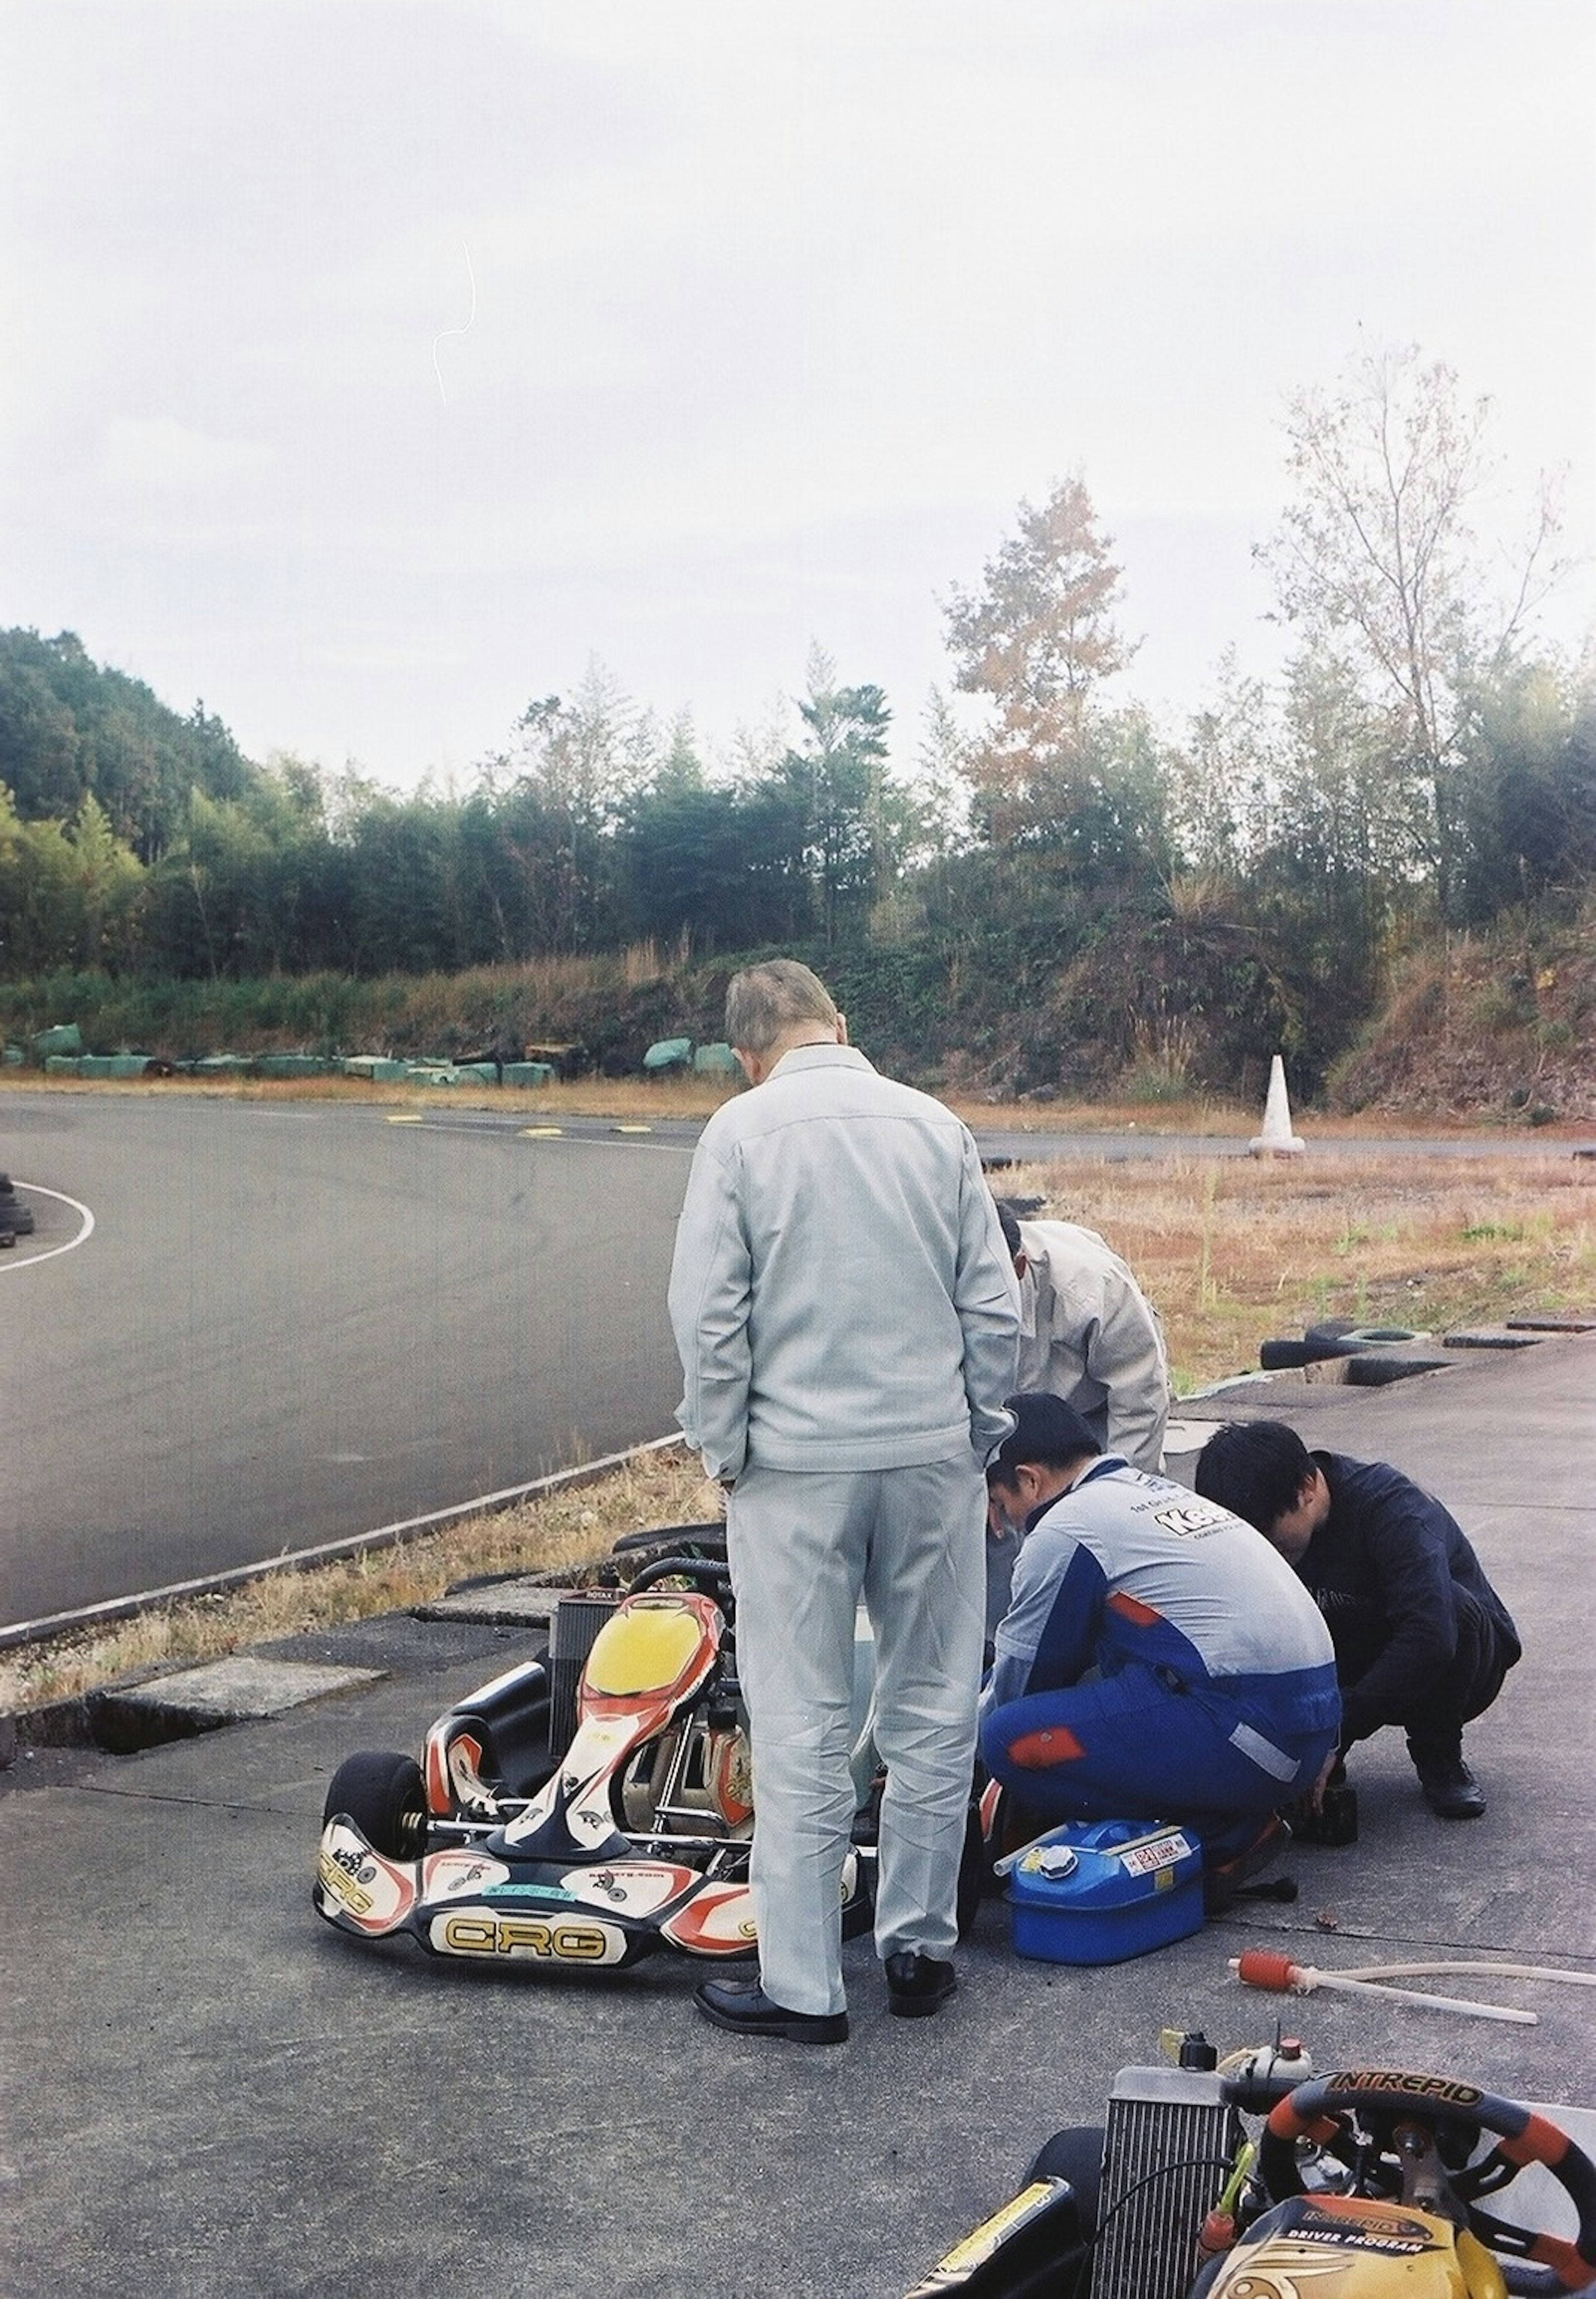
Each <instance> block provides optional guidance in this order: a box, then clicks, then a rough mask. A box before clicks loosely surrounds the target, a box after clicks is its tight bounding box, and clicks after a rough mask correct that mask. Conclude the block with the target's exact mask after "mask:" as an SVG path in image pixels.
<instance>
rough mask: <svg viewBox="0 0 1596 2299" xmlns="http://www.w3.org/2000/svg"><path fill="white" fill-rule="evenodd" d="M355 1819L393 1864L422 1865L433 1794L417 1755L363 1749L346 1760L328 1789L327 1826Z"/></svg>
mask: <svg viewBox="0 0 1596 2299" xmlns="http://www.w3.org/2000/svg"><path fill="white" fill-rule="evenodd" d="M340 1814H342V1815H343V1816H344V1817H345V1819H348V1820H352V1821H353V1822H354V1824H355V1826H356V1827H357V1828H358V1829H359V1830H360V1832H361V1834H362V1836H363V1837H364V1838H365V1839H366V1841H367V1843H368V1844H369V1845H370V1847H371V1849H372V1851H373V1852H380V1853H381V1854H382V1855H383V1857H384V1858H385V1859H387V1860H419V1859H420V1856H421V1855H422V1853H423V1852H425V1850H426V1849H427V1790H426V1788H425V1785H424V1784H423V1782H422V1779H421V1767H420V1764H417V1762H416V1760H415V1758H414V1757H413V1756H400V1755H393V1754H391V1753H389V1752H387V1751H386V1750H384V1751H373V1750H371V1749H362V1752H361V1753H360V1755H355V1756H345V1759H344V1762H343V1763H342V1764H340V1765H339V1766H338V1769H337V1772H335V1773H334V1774H333V1776H332V1779H331V1780H330V1781H329V1782H328V1790H327V1802H326V1804H325V1805H323V1806H322V1809H321V1824H322V1826H323V1827H325V1826H326V1825H327V1823H328V1821H329V1820H336V1819H337V1817H338V1816H339V1815H340Z"/></svg>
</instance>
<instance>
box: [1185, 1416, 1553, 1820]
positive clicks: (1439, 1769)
mask: <svg viewBox="0 0 1596 2299" xmlns="http://www.w3.org/2000/svg"><path fill="white" fill-rule="evenodd" d="M1196 1485H1197V1490H1198V1491H1199V1492H1200V1493H1205V1494H1207V1495H1208V1497H1209V1498H1210V1499H1212V1500H1216V1501H1218V1502H1220V1503H1221V1504H1222V1506H1225V1507H1226V1508H1229V1509H1234V1511H1235V1513H1236V1515H1238V1516H1241V1517H1245V1519H1246V1520H1247V1523H1249V1524H1255V1525H1256V1526H1257V1527H1258V1529H1259V1532H1261V1533H1262V1534H1263V1536H1264V1538H1265V1540H1268V1541H1270V1542H1271V1543H1272V1544H1273V1545H1274V1547H1275V1548H1277V1549H1278V1550H1279V1551H1280V1554H1281V1555H1282V1556H1284V1558H1285V1560H1286V1562H1287V1564H1291V1565H1293V1567H1294V1568H1295V1570H1296V1572H1297V1574H1298V1576H1299V1578H1300V1579H1301V1581H1302V1582H1303V1583H1304V1585H1305V1586H1306V1587H1307V1589H1308V1590H1309V1594H1310V1595H1311V1596H1312V1598H1313V1599H1314V1602H1315V1603H1316V1604H1317V1605H1318V1608H1319V1610H1320V1612H1321V1613H1323V1614H1324V1615H1325V1618H1326V1622H1327V1623H1329V1628H1330V1634H1331V1637H1332V1639H1334V1645H1335V1667H1336V1673H1337V1675H1338V1676H1339V1677H1340V1679H1341V1698H1342V1730H1341V1747H1340V1751H1339V1755H1342V1756H1344V1755H1345V1754H1346V1751H1347V1750H1348V1748H1350V1747H1351V1745H1352V1743H1353V1741H1355V1740H1366V1739H1368V1737H1369V1735H1370V1734H1371V1733H1373V1732H1377V1731H1378V1730H1379V1729H1380V1727H1381V1726H1382V1725H1383V1724H1401V1725H1403V1726H1404V1727H1405V1728H1406V1730H1407V1735H1408V1753H1409V1755H1410V1756H1411V1757H1412V1759H1413V1767H1414V1770H1415V1771H1416V1772H1417V1774H1418V1785H1419V1787H1420V1789H1422V1791H1423V1793H1424V1797H1425V1800H1426V1803H1427V1804H1428V1805H1429V1806H1430V1808H1431V1810H1432V1811H1433V1812H1435V1813H1439V1814H1440V1816H1441V1818H1442V1820H1475V1819H1477V1818H1478V1816H1479V1814H1480V1813H1483V1812H1484V1809H1485V1794H1484V1789H1482V1788H1481V1786H1480V1784H1479V1782H1478V1781H1477V1780H1475V1776H1474V1774H1473V1773H1472V1772H1470V1770H1469V1768H1468V1766H1467V1764H1465V1762H1464V1760H1463V1727H1464V1725H1465V1724H1466V1723H1467V1722H1468V1721H1469V1720H1470V1718H1471V1717H1475V1716H1478V1715H1481V1714H1484V1711H1485V1710H1486V1709H1487V1708H1489V1706H1491V1703H1492V1701H1493V1700H1494V1699H1495V1697H1496V1696H1497V1694H1498V1693H1499V1692H1500V1690H1501V1686H1502V1679H1503V1678H1504V1677H1505V1676H1506V1674H1507V1672H1508V1671H1509V1669H1510V1668H1511V1667H1512V1665H1513V1664H1514V1662H1515V1661H1516V1660H1517V1658H1518V1657H1519V1655H1520V1653H1521V1651H1522V1649H1523V1647H1521V1646H1520V1644H1519V1641H1518V1632H1517V1630H1516V1629H1515V1628H1514V1626H1513V1623H1512V1619H1511V1616H1510V1615H1509V1612H1508V1608H1507V1606H1505V1605H1504V1604H1503V1603H1502V1601H1501V1598H1500V1597H1499V1596H1498V1595H1497V1593H1496V1591H1495V1589H1493V1588H1492V1586H1491V1583H1490V1581H1487V1580H1486V1578H1485V1575H1484V1571H1483V1569H1482V1568H1481V1564H1480V1560H1479V1558H1478V1557H1477V1556H1475V1553H1474V1550H1473V1549H1472V1548H1470V1547H1469V1545H1468V1541H1467V1537H1466V1536H1465V1534H1464V1531H1463V1528H1462V1527H1461V1525H1459V1523H1458V1522H1457V1519H1456V1518H1455V1517H1453V1516H1451V1515H1450V1514H1449V1513H1448V1511H1447V1510H1445V1509H1443V1508H1442V1506H1441V1503H1440V1502H1439V1501H1438V1500H1435V1499H1434V1498H1432V1496H1431V1495H1430V1494H1428V1493H1426V1491H1424V1490H1423V1489H1422V1488H1421V1487H1420V1486H1418V1485H1416V1484H1415V1483H1414V1482H1413V1481H1412V1480H1411V1478H1409V1477H1405V1476H1403V1474H1402V1473H1401V1470H1400V1469H1393V1468H1391V1467H1390V1466H1389V1465H1387V1464H1386V1463H1384V1462H1383V1461H1351V1460H1348V1459H1347V1458H1345V1457H1344V1456H1343V1455H1342V1454H1339V1453H1310V1452H1309V1450H1308V1448H1307V1447H1306V1446H1305V1445H1304V1444H1303V1442H1302V1440H1301V1438H1300V1437H1299V1436H1298V1434H1297V1432H1296V1431H1295V1430H1294V1429H1292V1428H1289V1427H1288V1426H1287V1424H1286V1423H1284V1421H1253V1422H1235V1421H1233V1422H1229V1423H1226V1426H1225V1427H1224V1428H1222V1429H1218V1430H1216V1432H1214V1434H1213V1436H1211V1437H1210V1438H1209V1440H1208V1443H1207V1444H1206V1445H1205V1446H1204V1447H1203V1448H1202V1451H1201V1454H1199V1456H1198V1459H1197V1474H1196ZM1337 1761H1338V1762H1339V1758H1338V1760H1337ZM1326 1777H1327V1778H1333V1777H1334V1774H1333V1773H1332V1774H1330V1775H1327V1776H1326ZM1324 1785H1325V1783H1324V1782H1320V1783H1319V1784H1318V1788H1319V1789H1320V1790H1321V1791H1322V1789H1323V1787H1324Z"/></svg>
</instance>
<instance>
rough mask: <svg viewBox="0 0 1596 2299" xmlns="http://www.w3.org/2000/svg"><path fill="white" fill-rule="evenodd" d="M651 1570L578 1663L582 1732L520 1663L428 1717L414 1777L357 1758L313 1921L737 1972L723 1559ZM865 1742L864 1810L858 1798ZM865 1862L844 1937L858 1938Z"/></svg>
mask: <svg viewBox="0 0 1596 2299" xmlns="http://www.w3.org/2000/svg"><path fill="white" fill-rule="evenodd" d="M704 1546H705V1544H703V1543H702V1542H695V1543H694V1544H693V1548H694V1553H692V1554H685V1555H679V1556H671V1555H666V1556H659V1555H657V1554H656V1555H655V1556H654V1557H653V1561H652V1562H650V1563H648V1564H644V1566H643V1567H642V1569H641V1570H639V1571H638V1572H637V1573H636V1576H635V1578H634V1579H633V1580H632V1582H631V1586H630V1588H629V1589H628V1593H627V1594H626V1595H625V1596H624V1597H623V1598H620V1599H619V1602H616V1603H615V1604H614V1606H613V1609H612V1610H611V1611H609V1612H608V1614H607V1617H605V1618H604V1619H603V1625H602V1626H601V1627H600V1628H599V1630H598V1633H597V1635H596V1636H595V1637H594V1639H593V1643H592V1647H591V1649H590V1650H589V1651H588V1653H587V1655H586V1659H585V1660H584V1661H583V1662H582V1664H581V1671H580V1677H579V1681H578V1688H577V1693H576V1701H575V1708H576V1716H575V1731H574V1734H573V1735H572V1736H570V1737H569V1740H568V1741H567V1742H566V1745H564V1746H562V1747H552V1746H551V1734H552V1735H553V1739H554V1740H555V1741H565V1740H566V1735H565V1734H564V1732H563V1731H562V1730H561V1727H560V1725H559V1723H558V1722H554V1721H553V1707H554V1706H555V1704H554V1703H553V1700H552V1697H551V1696H552V1693H553V1691H554V1690H555V1689H557V1688H555V1687H554V1686H553V1683H552V1673H551V1670H552V1664H551V1663H550V1662H549V1660H548V1659H547V1658H546V1657H539V1658H536V1659H533V1660H529V1661H527V1662H524V1663H523V1664H521V1665H520V1666H519V1667H517V1668H513V1669H511V1670H509V1671H508V1672H506V1673H504V1674H503V1675H502V1676H499V1677H495V1679H494V1680H493V1681H492V1682H491V1683H488V1684H485V1685H483V1686H482V1687H481V1688H480V1689H478V1691H476V1692H474V1693H472V1694H471V1695H470V1697H468V1698H467V1699H465V1700H463V1701H461V1702H459V1703H457V1704H456V1706H454V1707H453V1708H451V1709H449V1710H447V1711H446V1712H445V1714H444V1715H442V1716H440V1717H439V1718H438V1720H437V1722H436V1723H435V1724H434V1725H433V1726H432V1728H431V1730H429V1731H428V1734H427V1738H426V1742H425V1745H424V1747H423V1749H422V1754H421V1760H420V1763H419V1764H418V1763H417V1762H416V1761H415V1759H414V1758H412V1757H410V1756H405V1755H395V1754H393V1753H389V1752H382V1753H372V1752H366V1753H362V1754H361V1755H353V1756H350V1757H349V1758H347V1759H346V1761H345V1763H344V1764H341V1765H340V1766H339V1767H338V1770H337V1772H335V1773H334V1775H333V1778H332V1780H331V1783H330V1785H329V1787H328V1792H327V1801H326V1805H325V1808H324V1813H323V1822H322V1830H321V1838H320V1847H319V1852H318V1857H317V1863H316V1880H315V1886H314V1890H313V1899H314V1904H315V1906H316V1908H317V1910H318V1911H319V1913H320V1914H321V1915H323V1916H325V1917H326V1918H327V1920H328V1922H329V1923H332V1924H335V1925H337V1928H338V1930H340V1931H344V1932H348V1933H351V1934H353V1936H355V1937H356V1938H362V1939H367V1940H370V1939H381V1938H388V1937H391V1936H393V1935H395V1934H402V1935H406V1936H408V1937H409V1938H411V1939H413V1940H415V1941H416V1942H418V1943H419V1945H420V1946H421V1947H423V1948H424V1949H426V1950H427V1951H428V1953H430V1954H432V1955H440V1956H452V1957H459V1958H461V1959H465V1960H469V1961H474V1962H478V1963H482V1962H485V1961H489V1962H499V1963H503V1962H511V1963H532V1964H538V1965H544V1966H553V1965H564V1966H581V1967H588V1968H593V1967H599V1968H606V1967H607V1968H611V1969H613V1968H615V1967H618V1966H621V1965H627V1964H633V1963H637V1962H638V1961H639V1960H640V1959H641V1958H642V1957H644V1956H645V1955H650V1954H652V1953H653V1952H654V1951H655V1950H657V1949H661V1948H671V1949H675V1950H677V1951H678V1952H680V1953H683V1954H685V1955H694V1956H714V1957H722V1958H724V1957H729V1956H739V1955H749V1954H751V1953H752V1950H753V1949H754V1947H755V1946H756V1941H755V1938H754V1925H753V1910H752V1899H751V1896H750V1893H749V1888H748V1855H749V1849H750V1846H751V1843H752V1835H753V1808H752V1790H751V1787H750V1766H749V1755H748V1735H747V1720H746V1715H745V1713H744V1708H743V1704H742V1699H741V1696H740V1694H739V1691H738V1687H737V1681H736V1660H735V1633H734V1620H735V1611H734V1606H733V1600H732V1592H731V1584H730V1580H729V1576H728V1573H727V1565H726V1561H725V1554H724V1549H723V1548H721V1549H720V1551H719V1554H716V1553H714V1550H715V1548H716V1544H715V1543H714V1542H712V1541H711V1543H709V1544H708V1547H709V1548H710V1550H711V1553H710V1554H708V1555H705V1554H702V1553H700V1552H701V1551H702V1548H704ZM869 1746H870V1744H869V1731H868V1727H867V1728H865V1729H862V1730H861V1731H860V1736H859V1755H858V1757H857V1759H856V1770H855V1779H856V1785H857V1786H858V1788H859V1796H858V1798H857V1801H858V1803H859V1804H860V1806H861V1808H867V1809H868V1806H869V1788H870V1783H869V1778H868V1776H867V1775H868V1767H869V1764H870V1762H871V1761H872V1760H871V1758H870V1755H869ZM869 1858H870V1855H869V1849H868V1847H858V1848H854V1849H851V1850H850V1852H849V1854H848V1856H847V1860H846V1863H845V1864H844V1877H843V1894H844V1906H843V1921H844V1931H845V1932H847V1933H849V1934H852V1933H854V1932H857V1931H860V1930H863V1929H864V1928H865V1927H866V1926H868V1924H869V1921H870V1892H869V1878H868V1874H867V1869H868V1866H869Z"/></svg>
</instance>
